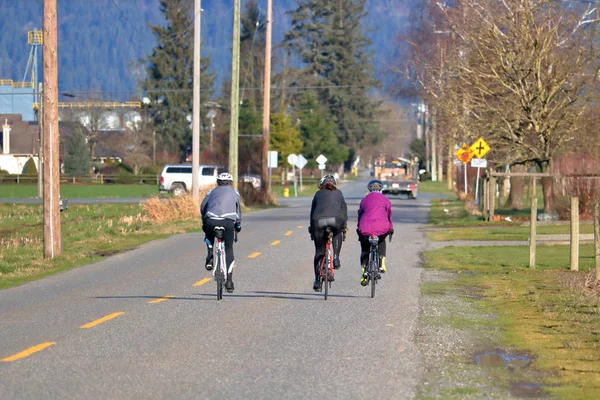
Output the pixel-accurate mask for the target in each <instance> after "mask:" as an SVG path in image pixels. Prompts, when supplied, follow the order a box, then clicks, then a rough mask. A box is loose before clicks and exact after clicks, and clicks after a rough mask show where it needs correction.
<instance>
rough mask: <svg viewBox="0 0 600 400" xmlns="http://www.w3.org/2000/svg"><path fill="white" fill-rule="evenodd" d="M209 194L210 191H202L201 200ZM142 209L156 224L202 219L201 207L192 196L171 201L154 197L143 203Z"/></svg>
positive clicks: (178, 197) (174, 198) (175, 198)
mask: <svg viewBox="0 0 600 400" xmlns="http://www.w3.org/2000/svg"><path fill="white" fill-rule="evenodd" d="M207 193H208V190H201V191H200V198H201V199H202V198H204V196H206V194H207ZM142 209H143V210H144V214H145V215H146V216H148V218H150V220H151V221H153V222H156V223H163V222H168V221H181V220H190V219H195V218H197V219H200V207H199V206H197V205H196V203H195V202H194V198H193V197H192V195H191V194H186V195H183V196H177V197H172V198H169V199H161V198H160V197H159V196H153V197H151V198H150V199H148V200H146V201H144V202H143V203H142Z"/></svg>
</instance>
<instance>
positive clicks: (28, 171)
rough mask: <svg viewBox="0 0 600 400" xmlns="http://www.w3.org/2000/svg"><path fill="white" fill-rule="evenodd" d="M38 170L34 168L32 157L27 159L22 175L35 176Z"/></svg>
mask: <svg viewBox="0 0 600 400" xmlns="http://www.w3.org/2000/svg"><path fill="white" fill-rule="evenodd" d="M37 173H38V170H37V168H36V166H35V161H33V157H29V160H27V162H26V163H25V166H24V167H23V175H31V176H34V175H37Z"/></svg>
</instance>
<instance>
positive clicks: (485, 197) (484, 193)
mask: <svg viewBox="0 0 600 400" xmlns="http://www.w3.org/2000/svg"><path fill="white" fill-rule="evenodd" d="M489 180H490V178H489V176H488V175H487V174H486V175H485V177H484V179H483V185H481V186H482V189H481V191H482V193H481V200H482V201H483V219H484V221H486V220H487V219H488V192H489V189H488V182H489Z"/></svg>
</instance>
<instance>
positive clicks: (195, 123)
mask: <svg viewBox="0 0 600 400" xmlns="http://www.w3.org/2000/svg"><path fill="white" fill-rule="evenodd" d="M201 16H202V5H201V0H195V1H194V61H193V81H192V89H193V95H192V97H193V98H192V198H193V199H194V202H195V203H196V207H199V206H200V176H199V173H200V171H199V169H200V167H199V166H200V112H201V110H200V76H201V73H200V63H201V59H200V43H201V36H200V29H201V25H200V22H201Z"/></svg>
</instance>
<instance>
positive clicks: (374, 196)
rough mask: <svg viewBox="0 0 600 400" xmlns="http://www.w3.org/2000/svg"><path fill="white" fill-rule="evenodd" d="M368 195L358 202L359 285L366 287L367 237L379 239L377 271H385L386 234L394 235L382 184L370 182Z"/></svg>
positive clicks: (390, 210)
mask: <svg viewBox="0 0 600 400" xmlns="http://www.w3.org/2000/svg"><path fill="white" fill-rule="evenodd" d="M367 189H368V190H369V192H370V193H368V194H367V195H366V196H365V197H364V198H363V199H362V200H361V202H360V207H359V208H358V228H357V229H356V233H357V234H358V240H359V241H360V250H361V251H360V264H361V266H362V271H361V277H360V284H361V285H363V286H366V285H367V284H368V283H369V280H368V277H367V276H365V267H366V265H367V263H368V262H369V251H370V247H371V245H370V243H369V237H370V236H371V235H375V236H377V237H379V248H378V250H379V259H380V263H379V270H380V272H385V271H386V266H385V239H386V237H387V236H388V234H390V235H392V234H394V225H393V224H392V203H391V202H390V200H389V199H388V198H387V197H385V195H384V194H383V193H381V191H382V190H383V183H382V182H381V181H379V180H372V181H371V182H369V184H368V185H367Z"/></svg>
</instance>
